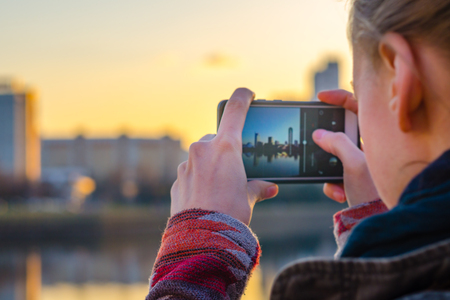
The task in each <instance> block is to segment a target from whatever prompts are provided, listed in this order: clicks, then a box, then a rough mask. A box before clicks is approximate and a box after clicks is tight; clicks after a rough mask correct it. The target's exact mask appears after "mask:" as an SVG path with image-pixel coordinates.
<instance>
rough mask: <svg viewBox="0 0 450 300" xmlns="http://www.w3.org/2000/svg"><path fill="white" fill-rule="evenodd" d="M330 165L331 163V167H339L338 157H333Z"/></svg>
mask: <svg viewBox="0 0 450 300" xmlns="http://www.w3.org/2000/svg"><path fill="white" fill-rule="evenodd" d="M329 163H330V166H332V167H336V166H337V163H338V160H337V158H336V157H332V158H330V161H329Z"/></svg>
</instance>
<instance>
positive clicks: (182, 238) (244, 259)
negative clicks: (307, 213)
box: [146, 200, 387, 300]
mask: <svg viewBox="0 0 450 300" xmlns="http://www.w3.org/2000/svg"><path fill="white" fill-rule="evenodd" d="M386 210H387V208H386V206H385V205H384V204H383V203H382V202H381V201H380V200H376V201H372V202H369V203H365V204H361V205H358V206H354V207H351V208H348V209H345V210H343V211H340V212H338V213H337V214H336V215H335V216H334V224H335V225H334V227H335V229H334V233H335V236H336V241H337V244H338V252H337V253H338V254H339V253H340V251H341V249H342V247H343V245H344V244H345V241H346V239H347V237H348V235H349V234H350V232H351V230H352V228H353V227H354V226H355V225H357V224H358V223H359V222H360V221H361V220H362V219H364V218H366V217H368V216H371V215H374V214H377V213H381V212H384V211H386ZM260 255H261V250H260V247H259V243H258V239H257V238H256V236H255V235H254V234H253V232H252V231H251V230H250V228H249V227H248V226H246V225H245V224H243V223H241V222H240V221H238V220H236V219H234V218H232V217H230V216H228V215H225V214H222V213H218V212H214V211H207V210H202V209H189V210H185V211H182V212H180V213H178V214H176V215H175V216H173V217H172V218H170V219H169V222H168V224H167V228H166V230H165V232H164V235H163V238H162V245H161V248H160V250H159V253H158V256H157V258H156V262H155V265H154V267H153V272H152V275H151V277H150V291H149V294H148V296H147V297H146V300H156V299H160V300H163V299H164V300H166V299H231V300H234V299H239V298H240V297H241V295H242V294H243V292H244V289H245V285H246V283H247V281H248V278H249V276H250V274H251V272H252V271H253V270H254V268H255V267H256V266H257V265H258V262H259V257H260Z"/></svg>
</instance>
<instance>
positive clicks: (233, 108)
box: [217, 88, 255, 140]
mask: <svg viewBox="0 0 450 300" xmlns="http://www.w3.org/2000/svg"><path fill="white" fill-rule="evenodd" d="M254 98H255V94H254V93H253V92H252V91H251V90H249V89H246V88H239V89H237V90H235V91H234V93H233V95H231V97H230V100H228V102H227V104H226V105H225V110H224V112H223V115H222V119H221V121H220V125H219V130H218V132H217V137H221V136H224V135H230V136H232V137H234V138H236V139H238V140H239V139H241V138H242V130H243V129H244V124H245V118H246V117H247V112H248V108H249V106H250V103H251V102H252V101H253V99H254Z"/></svg>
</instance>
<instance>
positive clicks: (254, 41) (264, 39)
mask: <svg viewBox="0 0 450 300" xmlns="http://www.w3.org/2000/svg"><path fill="white" fill-rule="evenodd" d="M347 15H348V9H347V7H346V1H337V0H313V1H312V0H277V1H274V0H270V1H269V0H227V1H221V0H127V1H117V0H108V1H107V0H77V1H56V0H42V1H35V0H22V1H3V2H2V3H1V4H0V28H2V30H0V40H1V45H2V46H1V47H0V77H6V78H11V77H12V78H15V79H18V80H20V81H23V82H24V83H26V84H29V85H31V86H32V87H34V88H36V89H37V91H38V92H39V99H40V111H39V119H40V130H41V133H42V135H43V136H44V137H71V136H74V135H75V134H78V133H80V132H82V133H84V134H86V135H88V136H116V135H118V134H120V133H124V132H126V133H129V134H130V135H134V136H147V137H159V136H161V135H164V134H165V133H170V134H171V135H173V136H174V137H177V138H181V139H182V141H183V146H184V147H185V148H187V147H188V145H189V144H190V143H191V142H193V141H195V140H197V139H199V138H200V137H201V136H203V135H204V134H206V133H214V132H215V130H216V129H215V126H216V107H217V104H218V102H219V101H220V100H222V99H225V98H227V97H229V96H230V95H231V93H232V92H233V90H234V89H235V88H236V87H240V86H245V87H248V88H250V89H252V90H253V91H255V93H256V96H257V98H263V99H274V98H278V99H280V98H282V99H283V98H284V99H287V100H305V99H306V100H307V99H309V98H310V97H311V96H312V92H313V91H312V72H313V71H315V70H317V69H321V68H323V67H324V66H325V61H326V59H327V58H329V57H331V58H337V59H338V60H339V62H340V63H341V74H340V75H341V85H342V86H343V87H344V88H349V84H348V82H349V81H350V75H351V65H350V64H351V62H350V57H351V56H350V55H351V54H350V50H349V46H348V42H347V38H346V23H347Z"/></svg>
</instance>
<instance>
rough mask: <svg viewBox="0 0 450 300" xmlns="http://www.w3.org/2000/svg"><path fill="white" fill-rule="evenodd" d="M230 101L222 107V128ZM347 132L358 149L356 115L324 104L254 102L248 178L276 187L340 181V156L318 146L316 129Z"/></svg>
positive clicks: (246, 148) (245, 149) (245, 154)
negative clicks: (287, 184)
mask: <svg viewBox="0 0 450 300" xmlns="http://www.w3.org/2000/svg"><path fill="white" fill-rule="evenodd" d="M226 103H227V100H223V101H221V102H220V103H219V105H218V112H217V113H218V115H217V128H219V126H220V119H221V117H222V114H223V112H224V109H225V106H226ZM319 128H320V129H326V130H329V131H336V132H337V131H341V132H344V133H345V134H346V135H347V136H348V137H349V138H350V140H351V141H352V142H353V143H354V144H355V145H358V146H359V132H358V119H357V116H356V115H355V114H354V113H353V112H351V111H349V110H346V109H344V108H342V107H339V106H334V105H329V104H326V103H322V102H315V101H314V102H297V101H295V102H294V101H281V100H273V101H268V100H254V101H253V102H252V104H251V105H250V108H249V110H248V113H247V117H246V120H245V125H244V129H243V131H242V160H243V162H244V167H245V172H246V174H247V179H248V180H254V179H258V180H267V181H271V182H276V183H320V182H341V181H342V180H343V166H342V163H341V161H340V160H339V158H337V157H336V156H334V155H332V154H330V153H328V152H325V151H324V150H322V148H320V147H319V146H318V145H316V144H315V143H314V141H313V139H312V133H313V132H314V130H316V129H319Z"/></svg>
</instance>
